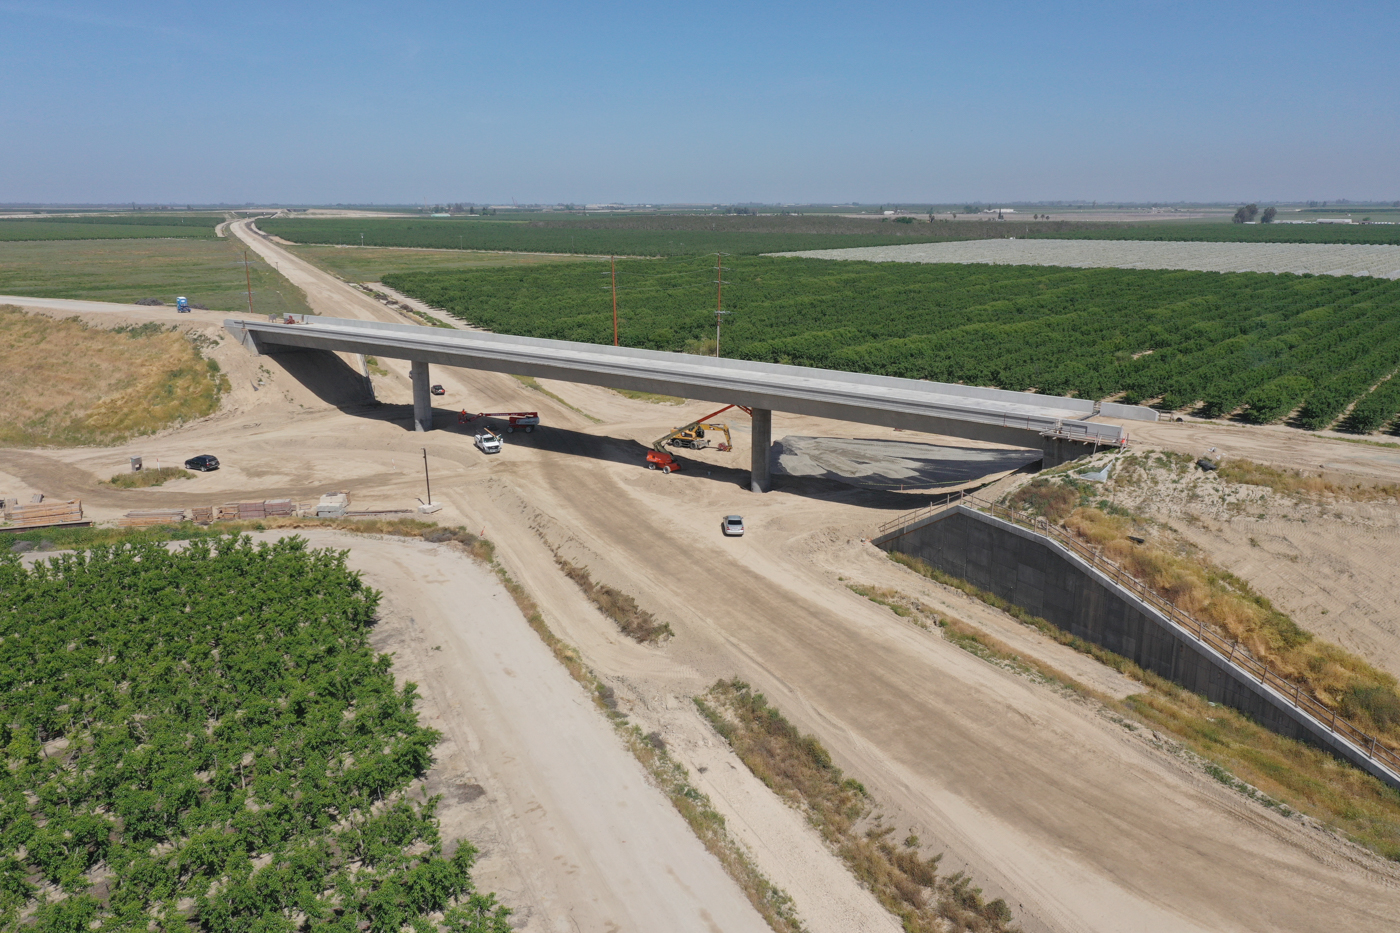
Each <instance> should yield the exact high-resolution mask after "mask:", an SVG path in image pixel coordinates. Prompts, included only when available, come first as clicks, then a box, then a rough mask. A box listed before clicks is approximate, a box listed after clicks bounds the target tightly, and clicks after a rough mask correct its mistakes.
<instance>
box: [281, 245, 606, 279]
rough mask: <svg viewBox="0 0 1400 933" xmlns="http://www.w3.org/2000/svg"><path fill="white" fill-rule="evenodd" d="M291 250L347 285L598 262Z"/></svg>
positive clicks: (489, 255) (381, 249)
mask: <svg viewBox="0 0 1400 933" xmlns="http://www.w3.org/2000/svg"><path fill="white" fill-rule="evenodd" d="M287 249H288V250H289V251H291V252H292V253H295V254H296V255H297V256H300V257H301V258H302V259H305V260H306V261H307V262H310V263H312V264H313V265H317V266H320V267H321V268H322V269H325V270H326V271H328V272H333V273H335V274H336V275H338V276H340V277H341V278H342V279H345V280H346V281H347V282H379V281H382V280H383V278H384V276H386V275H391V274H393V273H395V272H439V271H448V270H453V269H479V268H486V267H489V266H533V265H538V264H539V263H542V262H596V261H597V260H595V259H593V258H592V257H587V258H585V257H583V256H567V255H557V254H548V253H481V252H462V251H460V250H455V249H453V250H443V249H391V248H384V247H378V248H374V249H369V248H366V249H360V248H359V247H353V248H351V247H344V246H289V247H287Z"/></svg>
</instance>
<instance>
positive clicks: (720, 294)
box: [715, 253, 729, 359]
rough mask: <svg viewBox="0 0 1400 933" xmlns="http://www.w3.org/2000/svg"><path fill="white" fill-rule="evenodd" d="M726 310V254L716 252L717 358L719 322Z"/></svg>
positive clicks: (726, 312)
mask: <svg viewBox="0 0 1400 933" xmlns="http://www.w3.org/2000/svg"><path fill="white" fill-rule="evenodd" d="M728 313H729V312H728V311H725V310H724V254H723V253H715V359H719V323H720V320H721V319H722V317H723V316H724V315H725V314H728Z"/></svg>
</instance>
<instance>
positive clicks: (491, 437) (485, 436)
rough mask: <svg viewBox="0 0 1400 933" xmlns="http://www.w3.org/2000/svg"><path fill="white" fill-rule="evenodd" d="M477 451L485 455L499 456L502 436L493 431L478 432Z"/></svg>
mask: <svg viewBox="0 0 1400 933" xmlns="http://www.w3.org/2000/svg"><path fill="white" fill-rule="evenodd" d="M474 443H475V444H476V449H477V450H479V451H481V452H482V453H484V454H498V453H500V452H501V436H500V435H499V434H494V433H492V432H491V431H489V430H487V431H477V432H476V440H475V442H474Z"/></svg>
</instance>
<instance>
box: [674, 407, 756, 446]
mask: <svg viewBox="0 0 1400 933" xmlns="http://www.w3.org/2000/svg"><path fill="white" fill-rule="evenodd" d="M731 408H738V409H740V410H741V411H744V412H747V413H748V414H749V415H750V416H752V415H753V411H752V409H750V408H748V407H746V406H744V405H726V406H724V407H723V408H721V409H720V410H719V411H712V412H710V413H709V414H708V415H706V416H705V417H703V418H700V419H698V420H696V421H692V422H690V424H683V425H681V426H680V427H678V428H676V429H675V430H674V431H672V432H671V433H670V434H666V435H663V436H661V437H659V438H657V439H656V440H655V441H653V442H652V445H651V448H652V450H655V451H656V452H657V453H662V454H664V453H666V442H667V441H669V440H670V439H671V438H673V437H679V436H680V435H682V434H684V433H685V432H687V431H693V430H695V429H696V428H704V429H706V430H717V431H723V432H724V442H725V443H726V444H730V446H731V447H732V446H733V444H731V443H730V437H729V425H727V424H711V423H710V419H711V418H713V417H714V416H715V415H721V414H724V413H725V412H726V411H729V409H731Z"/></svg>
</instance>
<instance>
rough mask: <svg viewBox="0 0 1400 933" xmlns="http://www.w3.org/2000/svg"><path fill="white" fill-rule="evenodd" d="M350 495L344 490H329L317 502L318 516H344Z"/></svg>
mask: <svg viewBox="0 0 1400 933" xmlns="http://www.w3.org/2000/svg"><path fill="white" fill-rule="evenodd" d="M349 506H350V497H349V496H348V495H346V494H345V493H343V492H328V493H326V494H325V495H324V496H322V497H321V501H320V502H318V503H316V517H317V518H344V517H345V510H346V509H347V508H349Z"/></svg>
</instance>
